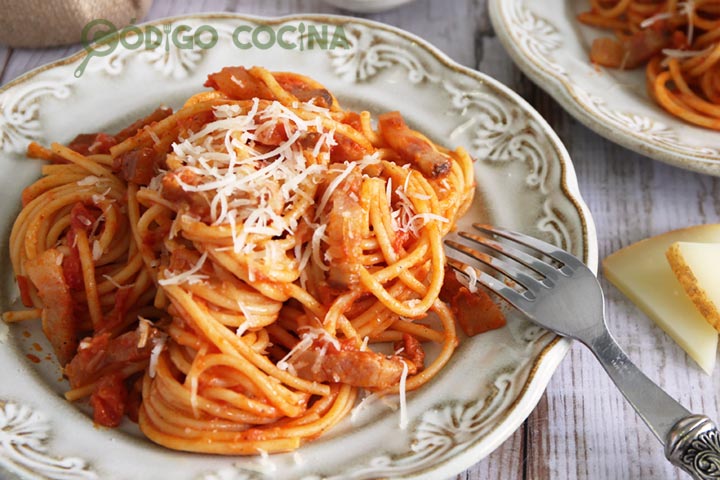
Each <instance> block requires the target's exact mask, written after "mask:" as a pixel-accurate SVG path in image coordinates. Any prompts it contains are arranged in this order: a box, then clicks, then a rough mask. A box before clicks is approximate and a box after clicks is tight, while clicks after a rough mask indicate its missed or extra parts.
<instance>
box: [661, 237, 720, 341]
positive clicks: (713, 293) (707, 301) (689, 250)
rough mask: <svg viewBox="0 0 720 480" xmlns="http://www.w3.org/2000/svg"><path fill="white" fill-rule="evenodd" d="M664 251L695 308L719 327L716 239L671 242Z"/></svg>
mask: <svg viewBox="0 0 720 480" xmlns="http://www.w3.org/2000/svg"><path fill="white" fill-rule="evenodd" d="M666 255H667V259H668V262H669V263H670V268H672V270H673V272H674V273H675V277H677V279H678V281H679V282H680V285H682V286H683V288H684V289H685V293H687V296H688V297H690V300H691V301H692V302H693V303H694V304H695V308H697V309H698V311H700V313H701V314H702V316H703V317H704V318H705V320H706V321H707V322H708V323H709V324H710V325H712V326H713V328H715V330H717V331H720V243H695V242H675V243H673V244H672V245H671V246H670V248H669V249H668V251H667V253H666Z"/></svg>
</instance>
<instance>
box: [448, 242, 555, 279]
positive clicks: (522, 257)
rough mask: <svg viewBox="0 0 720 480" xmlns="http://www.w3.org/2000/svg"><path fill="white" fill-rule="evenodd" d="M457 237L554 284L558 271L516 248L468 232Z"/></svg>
mask: <svg viewBox="0 0 720 480" xmlns="http://www.w3.org/2000/svg"><path fill="white" fill-rule="evenodd" d="M458 235H460V236H461V237H463V238H465V239H467V240H470V241H472V242H475V243H479V244H480V245H482V246H484V247H486V248H488V249H490V250H492V251H494V252H497V253H500V254H502V255H504V256H506V257H510V258H512V259H513V260H515V261H516V262H518V263H520V264H522V265H525V266H526V267H528V268H530V269H532V270H535V271H536V272H537V273H539V274H540V275H543V276H544V277H545V278H547V279H549V280H550V281H551V282H555V281H556V280H557V278H558V270H557V268H555V267H554V266H552V265H550V264H548V263H545V262H543V261H542V260H540V259H539V258H536V257H533V256H532V255H528V254H527V253H525V252H523V251H522V250H518V249H517V248H514V247H512V246H510V245H507V244H504V245H503V244H500V243H498V242H496V241H494V240H492V239H490V238H486V237H481V236H479V235H475V234H472V233H469V232H462V231H461V232H458Z"/></svg>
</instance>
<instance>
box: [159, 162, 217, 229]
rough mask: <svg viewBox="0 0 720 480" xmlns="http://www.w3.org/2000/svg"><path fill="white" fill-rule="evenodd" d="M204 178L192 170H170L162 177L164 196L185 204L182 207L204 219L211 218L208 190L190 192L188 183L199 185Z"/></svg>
mask: <svg viewBox="0 0 720 480" xmlns="http://www.w3.org/2000/svg"><path fill="white" fill-rule="evenodd" d="M201 181H202V178H201V177H200V176H199V175H197V174H195V173H193V172H192V171H191V170H181V171H179V172H169V173H167V174H165V175H164V176H163V177H162V196H163V197H164V198H166V199H167V200H170V201H171V202H175V203H178V204H184V206H183V207H182V208H181V209H184V210H187V211H188V212H189V213H190V214H192V215H195V216H197V217H200V218H201V219H203V220H208V219H209V218H210V197H209V195H210V194H209V193H207V192H188V191H186V190H185V189H184V188H183V184H186V185H193V186H194V185H198V184H199V183H200V182H201Z"/></svg>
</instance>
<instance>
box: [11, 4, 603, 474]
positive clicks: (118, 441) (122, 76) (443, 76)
mask: <svg viewBox="0 0 720 480" xmlns="http://www.w3.org/2000/svg"><path fill="white" fill-rule="evenodd" d="M163 22H165V23H172V24H173V25H174V26H177V25H180V24H185V25H188V26H190V27H191V28H193V29H197V28H199V27H200V26H201V25H210V26H212V27H213V28H215V29H216V30H217V31H218V32H219V41H218V44H217V45H216V46H215V47H214V48H212V49H209V50H204V51H203V50H200V51H192V50H183V49H181V48H175V47H172V48H169V49H168V50H165V49H164V48H161V49H159V50H157V51H139V50H117V51H116V52H114V53H113V54H112V55H108V56H105V57H96V58H92V59H91V60H90V61H89V62H88V64H87V69H86V71H85V72H84V74H83V75H82V76H81V77H80V78H76V77H75V76H73V72H74V71H75V69H76V68H77V67H78V66H79V65H80V64H81V62H82V61H83V60H84V59H85V54H84V53H80V54H77V55H75V56H73V57H70V58H68V59H66V60H62V61H60V62H56V63H54V64H52V65H48V66H46V67H43V68H40V69H38V70H35V71H33V72H30V73H29V74H27V75H25V76H23V77H21V78H19V79H17V80H15V81H13V82H11V83H10V84H8V85H7V86H6V87H4V88H3V89H2V90H0V141H1V142H2V144H1V146H0V169H1V171H3V172H7V173H6V174H5V175H3V176H2V177H0V209H1V210H0V211H1V214H0V230H1V231H2V233H1V234H0V238H2V242H3V244H2V246H3V249H4V252H5V253H4V255H3V257H2V260H3V264H2V277H1V278H2V289H1V296H0V300H1V301H2V303H1V307H2V308H3V309H6V308H7V307H8V306H9V305H10V302H12V300H13V299H16V298H17V293H16V291H15V290H16V289H15V286H14V283H13V279H12V273H11V268H10V265H9V260H8V258H7V238H8V235H9V233H10V229H11V225H12V222H13V219H14V217H15V215H16V214H17V212H18V210H19V198H20V193H21V190H22V188H23V187H24V186H25V185H28V184H29V183H30V182H32V181H33V179H35V178H37V176H38V173H39V165H38V163H37V162H35V161H28V160H26V159H24V157H23V155H22V151H23V150H24V148H25V145H26V144H27V142H28V141H29V140H30V139H33V138H34V139H37V140H39V141H40V142H44V143H48V142H50V141H51V140H59V141H63V142H66V141H69V140H70V139H71V138H72V137H74V136H75V135H76V134H77V133H78V132H91V131H97V130H109V131H113V130H114V129H116V128H119V127H120V126H122V125H126V124H128V122H129V121H131V120H132V119H135V118H137V117H140V116H141V115H143V114H145V113H146V112H149V111H151V110H152V109H154V108H155V107H156V106H157V105H158V104H160V103H167V104H170V105H177V104H179V103H180V102H181V101H182V99H184V98H186V97H187V96H188V95H190V94H192V93H193V92H196V91H197V90H199V89H200V88H201V85H202V83H203V82H204V79H205V77H206V75H207V74H208V73H210V72H213V71H216V70H218V69H219V68H221V67H223V66H225V65H232V64H245V65H253V64H259V65H263V66H265V67H267V68H269V69H271V70H291V71H297V72H301V73H304V74H307V75H310V76H312V77H314V78H316V79H317V80H319V81H321V82H322V83H324V84H325V85H326V86H327V87H328V88H329V89H330V90H331V91H332V92H334V93H335V94H336V95H337V97H338V98H339V99H340V100H341V102H342V103H344V104H345V105H346V106H350V107H355V108H361V107H364V108H368V109H370V110H371V111H374V112H379V111H385V110H393V109H399V110H401V111H402V112H403V114H404V115H405V117H406V118H407V119H408V121H409V123H411V124H412V125H413V126H415V127H416V128H419V129H420V130H421V131H423V132H426V133H427V134H428V135H429V136H430V137H431V138H433V139H434V140H436V141H440V142H442V143H445V144H450V145H464V146H466V147H467V148H468V149H469V150H470V151H471V152H472V154H473V155H474V156H475V157H476V158H477V161H476V172H477V184H478V187H477V195H476V198H477V201H476V203H475V205H474V208H473V209H472V210H471V212H470V213H469V214H468V216H467V217H466V219H467V220H466V221H467V222H470V221H487V222H492V223H495V224H498V225H503V226H506V227H509V228H515V229H519V230H522V231H525V232H528V233H530V234H534V235H536V236H539V237H542V238H545V239H547V240H549V241H551V242H553V243H555V244H558V245H561V246H563V247H565V248H566V249H569V250H570V251H572V252H574V253H575V254H577V255H578V256H580V257H581V258H583V259H584V260H585V261H586V262H587V263H588V264H589V265H590V266H591V267H592V268H593V269H595V268H596V267H597V245H596V238H595V231H594V226H593V222H592V219H591V217H590V213H589V211H588V209H587V207H586V206H585V205H584V203H583V201H582V200H581V198H580V194H579V192H578V187H577V181H576V178H575V173H574V171H573V166H572V164H571V162H570V158H569V157H568V154H567V152H566V151H565V149H564V148H563V146H562V145H561V143H560V141H559V140H558V138H557V136H556V135H555V133H553V131H552V130H551V129H550V127H549V126H548V125H547V124H546V123H545V121H544V120H543V119H542V118H541V117H540V116H539V115H538V113H537V112H535V111H534V110H533V109H532V108H531V107H530V106H528V105H527V104H526V103H525V102H524V101H523V100H522V99H521V98H520V97H519V96H518V95H516V94H515V93H513V92H511V91H510V90H509V89H507V88H506V87H504V86H502V85H500V84H499V83H498V82H496V81H495V80H493V79H491V78H488V77H486V76H485V75H482V74H480V73H478V72H474V71H471V70H469V69H466V68H463V67H461V66H459V65H457V64H456V63H454V62H452V61H451V60H449V59H448V58H447V57H446V56H445V55H443V54H442V53H440V52H439V51H437V50H436V49H435V48H433V47H432V46H430V45H428V44H427V43H426V42H424V41H423V40H421V39H419V38H417V37H414V36H412V35H410V34H408V33H405V32H403V31H400V30H397V29H394V28H391V27H388V26H385V25H380V24H376V23H371V22H367V21H363V20H358V19H350V18H344V17H328V16H300V17H292V18H290V17H288V18H282V19H274V20H269V19H258V18H248V17H241V16H230V15H201V16H191V17H181V18H174V19H167V20H164V21H163ZM301 23H302V24H304V26H305V27H306V28H305V29H306V31H309V27H310V25H314V26H316V27H317V28H318V29H321V28H322V25H325V26H326V28H328V29H330V31H331V32H333V31H338V30H337V29H340V28H342V31H343V32H344V35H345V36H346V38H347V40H348V47H349V48H346V49H334V50H323V49H319V48H314V49H310V48H307V44H305V49H304V50H303V51H300V50H298V49H283V48H279V46H278V45H274V46H272V47H271V48H268V49H265V50H262V49H259V48H251V49H248V50H240V49H238V48H237V47H235V46H234V44H233V42H232V41H231V35H232V32H233V31H234V30H235V28H236V27H237V26H250V27H252V28H255V27H256V26H262V28H265V29H267V28H270V29H273V30H278V29H279V28H280V27H282V26H295V27H297V28H299V25H300V24H301ZM158 25H159V23H158ZM240 40H242V38H241V39H240ZM243 43H244V41H243ZM10 172H11V173H10ZM35 344H37V345H35ZM568 345H569V342H568V341H565V340H561V339H559V338H556V337H555V336H553V335H551V334H548V333H547V332H544V331H542V330H540V329H538V328H536V327H533V326H531V325H529V324H528V323H526V322H524V321H522V320H520V319H517V318H511V319H510V321H509V324H508V326H507V327H505V328H503V329H500V330H496V331H493V332H490V333H487V334H484V335H480V336H478V337H476V338H473V339H471V340H468V341H464V342H463V343H462V344H461V346H460V347H459V348H458V350H457V353H456V354H455V356H454V357H453V359H452V360H451V362H450V364H449V365H448V366H447V367H446V369H445V370H444V371H443V372H442V374H440V375H439V376H438V377H437V378H436V380H435V381H433V382H432V383H430V384H429V385H427V386H426V387H424V388H423V389H422V390H421V391H418V392H414V393H412V394H410V395H409V399H408V401H409V405H408V413H409V420H410V421H409V426H408V428H407V429H406V430H400V429H399V428H398V413H397V412H396V411H392V410H391V409H389V408H388V407H387V406H385V405H382V402H378V403H379V404H378V405H376V406H375V407H374V408H372V409H369V410H367V411H364V412H362V413H361V414H360V415H359V416H358V417H357V418H356V422H355V423H352V422H351V421H350V419H347V420H346V421H344V422H343V423H341V424H340V425H338V426H337V427H336V428H334V429H332V430H331V431H330V432H328V433H327V434H326V435H325V436H323V437H321V438H320V439H318V440H316V441H315V442H312V443H309V444H307V445H305V446H303V447H302V448H301V449H300V450H299V453H298V454H296V455H293V454H283V455H274V456H272V457H270V458H268V459H264V460H263V459H260V458H239V457H235V458H233V457H218V456H214V457H213V456H205V455H197V454H189V453H182V452H173V451H170V450H166V449H164V448H161V447H159V446H156V445H154V444H152V443H151V442H149V441H148V440H146V439H145V438H143V437H142V435H141V434H140V433H139V431H138V430H137V428H136V427H135V426H134V425H132V424H128V425H124V426H123V428H120V429H116V430H110V429H104V428H96V427H94V426H93V424H92V421H91V420H90V419H89V418H88V417H87V415H86V413H85V412H84V411H83V409H82V408H81V407H78V406H75V405H72V404H69V403H67V402H65V401H64V400H63V398H62V396H61V394H62V392H63V391H64V390H65V389H66V384H65V382H64V381H62V379H61V374H60V370H59V368H58V367H57V366H56V364H55V363H54V361H53V360H51V357H50V355H49V352H50V351H51V350H50V347H49V346H48V344H47V342H46V341H45V340H44V339H43V336H42V333H41V332H40V331H39V328H38V326H37V322H34V323H28V324H24V325H15V326H12V327H11V328H9V331H7V333H6V334H5V335H4V337H3V340H2V344H0V365H2V367H3V368H2V370H0V465H2V468H4V469H5V470H7V471H8V472H11V473H14V474H17V475H19V476H20V477H21V478H26V477H27V478H36V477H43V478H52V479H86V478H102V479H141V478H142V479H151V478H153V479H154V478H173V479H179V480H184V479H188V480H189V479H204V480H221V479H222V480H229V479H237V480H239V479H256V478H276V477H277V476H282V478H284V479H292V478H302V479H307V480H309V479H318V478H336V479H340V478H342V479H366V478H378V477H398V478H444V477H448V476H450V475H453V474H455V473H457V472H460V471H462V470H463V469H466V468H467V467H469V466H471V465H473V464H474V463H476V462H477V461H479V460H480V459H481V458H483V457H484V456H486V455H487V454H489V453H490V452H491V451H492V450H494V449H495V448H496V447H497V446H498V445H500V443H501V442H502V441H503V440H504V439H506V438H507V437H508V436H509V435H510V434H511V433H512V432H513V431H514V430H515V429H516V428H517V427H518V426H520V425H521V423H522V422H523V421H524V419H525V418H526V417H527V416H528V415H529V414H530V412H531V410H532V409H533V408H534V406H535V405H536V403H537V401H538V399H539V398H540V396H541V394H542V392H543V391H544V389H545V386H546V385H547V382H548V380H549V379H550V376H551V374H552V373H553V371H554V370H555V368H556V366H557V364H558V363H559V362H560V360H561V359H562V358H563V357H564V355H565V353H566V352H567V349H568ZM28 354H30V355H35V356H36V357H38V359H39V360H40V361H39V362H38V363H35V362H32V361H30V360H29V358H28ZM36 360H37V359H36Z"/></svg>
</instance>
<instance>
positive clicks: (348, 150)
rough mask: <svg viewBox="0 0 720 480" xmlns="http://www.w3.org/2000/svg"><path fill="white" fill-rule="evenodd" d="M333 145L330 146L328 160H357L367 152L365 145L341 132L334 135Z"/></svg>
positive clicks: (337, 161)
mask: <svg viewBox="0 0 720 480" xmlns="http://www.w3.org/2000/svg"><path fill="white" fill-rule="evenodd" d="M334 139H335V145H333V146H332V147H331V148H330V162H332V163H342V162H357V161H360V160H362V159H363V158H364V157H365V155H367V154H368V153H370V152H368V151H367V150H366V149H365V147H363V146H362V145H360V144H359V143H357V142H354V141H353V140H352V139H350V138H348V137H346V136H345V135H343V134H341V133H336V134H335V136H334Z"/></svg>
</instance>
